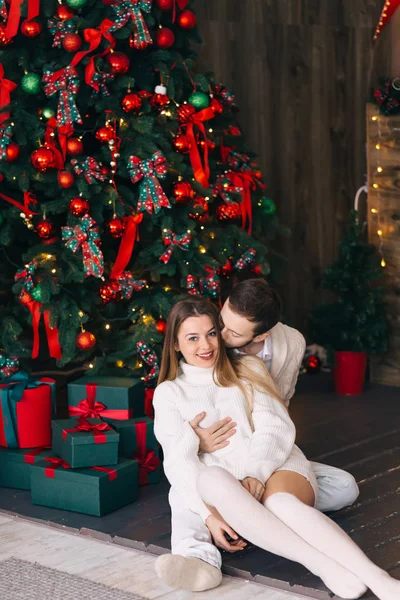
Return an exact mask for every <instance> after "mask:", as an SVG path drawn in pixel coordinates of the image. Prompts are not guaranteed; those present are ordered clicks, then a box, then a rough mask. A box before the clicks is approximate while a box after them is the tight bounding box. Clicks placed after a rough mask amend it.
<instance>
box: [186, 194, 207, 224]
mask: <svg viewBox="0 0 400 600" xmlns="http://www.w3.org/2000/svg"><path fill="white" fill-rule="evenodd" d="M192 211H193V212H191V213H189V217H190V218H191V219H193V220H194V221H199V223H204V221H206V220H207V217H208V204H207V201H206V200H204V198H203V197H202V196H196V199H195V202H194V205H193V209H192Z"/></svg>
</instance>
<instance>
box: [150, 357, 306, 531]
mask: <svg viewBox="0 0 400 600" xmlns="http://www.w3.org/2000/svg"><path fill="white" fill-rule="evenodd" d="M247 360H248V359H247ZM251 360H252V361H253V362H254V364H255V368H257V365H258V359H254V358H253V359H251ZM153 404H154V410H155V419H154V432H155V435H156V437H157V439H158V441H159V442H160V444H161V446H162V448H163V451H164V470H165V474H166V476H167V478H168V480H169V482H170V484H171V486H172V487H174V488H175V489H176V491H177V492H178V493H179V494H181V495H182V496H183V497H184V498H185V499H186V501H187V503H188V505H189V507H190V508H191V510H193V511H194V512H196V513H198V514H199V515H200V516H201V517H202V519H203V520H204V521H205V520H206V519H207V517H208V516H209V515H210V511H209V510H208V508H207V507H206V505H205V504H204V502H203V501H202V500H201V498H200V496H199V495H198V493H197V489H196V482H197V477H198V475H199V473H200V471H201V470H202V469H203V468H204V465H206V466H211V465H217V466H220V467H222V468H224V469H226V470H227V471H229V472H230V473H231V474H232V475H234V476H235V477H236V478H237V479H239V480H242V479H244V478H245V477H255V478H256V479H259V480H260V481H261V482H263V483H264V482H265V481H266V480H267V479H269V477H270V476H271V475H272V473H273V472H274V471H275V470H276V469H278V468H279V467H281V466H282V465H283V463H284V462H285V461H286V460H287V459H288V457H289V455H290V454H291V452H292V450H293V447H294V442H295V437H296V430H295V426H294V424H293V422H292V420H291V419H290V417H289V415H288V412H287V411H286V409H285V408H284V407H283V406H282V404H281V403H280V402H279V401H278V400H276V399H275V398H273V397H271V396H269V395H267V394H265V393H261V392H257V391H255V393H254V406H253V413H252V417H253V423H254V433H253V432H252V430H251V426H250V424H249V420H248V417H247V413H246V399H245V397H244V395H243V394H242V392H241V391H240V389H239V388H237V387H230V388H223V387H219V386H217V385H216V384H215V382H214V380H213V368H210V369H208V368H207V369H206V368H204V369H203V368H201V367H194V366H191V365H188V364H187V363H185V362H183V361H182V362H181V364H180V370H179V375H178V377H177V378H176V379H175V380H174V381H164V382H163V383H162V384H160V385H159V386H158V387H157V388H156V391H155V394H154V400H153ZM203 411H205V412H206V417H205V419H204V420H203V421H202V422H201V426H202V427H209V426H210V425H212V424H214V423H215V422H216V421H218V420H220V419H222V418H224V417H225V416H226V415H229V416H230V417H231V418H232V420H233V421H235V422H236V423H237V427H236V434H235V435H234V436H232V437H231V438H230V444H229V445H228V446H226V447H225V448H222V449H221V450H217V451H216V452H213V453H212V454H208V453H204V454H200V455H198V452H199V438H198V437H197V435H196V434H195V432H194V431H193V429H192V427H191V426H190V424H189V421H191V420H192V419H193V418H194V417H195V416H196V415H198V414H199V413H201V412H203Z"/></svg>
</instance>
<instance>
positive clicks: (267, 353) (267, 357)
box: [236, 335, 272, 371]
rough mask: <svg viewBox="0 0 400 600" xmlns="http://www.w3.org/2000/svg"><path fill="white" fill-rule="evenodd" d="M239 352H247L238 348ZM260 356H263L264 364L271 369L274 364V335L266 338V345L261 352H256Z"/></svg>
mask: <svg viewBox="0 0 400 600" xmlns="http://www.w3.org/2000/svg"><path fill="white" fill-rule="evenodd" d="M236 352H237V353H238V354H246V353H245V352H241V351H240V350H239V349H236ZM256 356H257V357H258V358H261V360H262V361H263V363H264V365H265V366H266V367H267V369H268V371H271V365H272V337H271V336H270V335H269V336H268V337H267V338H265V340H264V346H263V347H262V348H261V350H260V352H259V353H258V354H256Z"/></svg>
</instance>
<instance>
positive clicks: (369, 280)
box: [310, 211, 388, 396]
mask: <svg viewBox="0 0 400 600" xmlns="http://www.w3.org/2000/svg"><path fill="white" fill-rule="evenodd" d="M381 279H382V267H381V266H380V258H379V256H378V253H377V251H376V248H375V247H374V246H373V245H372V244H369V243H368V241H367V239H366V231H365V225H362V224H360V223H359V221H358V216H357V212H356V211H352V212H351V218H350V224H349V229H348V232H347V234H346V235H345V237H344V238H343V240H342V241H341V243H340V245H339V256H338V258H337V260H336V261H335V262H334V263H333V264H332V265H331V266H330V267H328V268H327V269H326V271H325V272H324V274H323V276H322V282H321V285H322V288H324V289H326V290H329V291H330V292H332V293H333V294H335V296H336V298H335V300H334V301H333V302H330V303H326V304H320V305H318V306H317V307H316V308H315V309H314V311H313V313H312V316H311V327H310V333H311V337H312V339H313V341H315V342H316V343H317V344H321V345H322V346H324V347H325V348H327V349H328V350H329V351H330V354H331V356H332V359H333V369H332V370H333V376H334V381H335V387H336V391H337V393H338V394H341V395H346V396H347V395H349V396H352V395H356V394H360V393H361V392H362V390H363V385H364V380H365V372H366V367H367V359H368V355H369V354H371V353H378V352H384V351H385V350H386V348H387V342H388V325H387V320H386V313H385V307H384V303H383V295H384V290H383V287H382V285H381Z"/></svg>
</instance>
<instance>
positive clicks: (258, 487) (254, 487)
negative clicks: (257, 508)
mask: <svg viewBox="0 0 400 600" xmlns="http://www.w3.org/2000/svg"><path fill="white" fill-rule="evenodd" d="M240 483H241V484H242V486H243V487H244V488H245V489H246V490H247V491H248V492H249V493H250V494H251V495H252V496H253V497H254V498H255V499H256V500H258V501H259V502H261V500H262V497H263V494H264V492H265V485H264V484H263V483H261V481H258V479H255V478H254V477H246V478H245V479H243V480H242V481H241V482H240Z"/></svg>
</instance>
